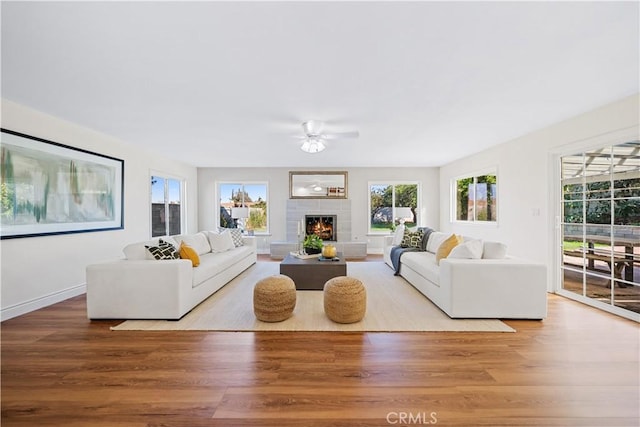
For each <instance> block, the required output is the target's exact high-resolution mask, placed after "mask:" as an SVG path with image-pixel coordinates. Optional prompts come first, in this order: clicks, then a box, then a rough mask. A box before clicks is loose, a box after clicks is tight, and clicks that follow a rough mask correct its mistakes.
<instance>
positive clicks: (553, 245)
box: [549, 126, 640, 322]
mask: <svg viewBox="0 0 640 427" xmlns="http://www.w3.org/2000/svg"><path fill="white" fill-rule="evenodd" d="M639 134H640V131H639V130H638V127H636V126H634V127H631V128H627V129H622V130H619V131H616V132H611V133H608V134H605V135H601V136H598V137H594V138H589V139H586V140H581V141H578V142H575V143H571V144H567V145H564V146H562V147H558V148H557V149H554V150H551V151H550V155H549V170H550V172H552V173H551V175H552V179H551V181H550V189H549V190H550V191H549V195H550V197H551V200H550V206H551V207H552V209H553V210H552V215H551V216H550V226H551V233H550V235H551V236H552V238H551V239H550V243H549V244H550V248H549V249H550V250H549V254H550V257H551V260H550V263H549V265H550V266H551V267H552V274H551V279H552V291H553V292H554V293H555V294H557V295H561V296H563V297H567V298H569V299H572V300H575V301H578V302H581V303H584V304H587V305H590V306H592V307H595V308H598V309H601V310H603V311H606V312H609V313H612V314H615V315H618V316H621V317H624V318H627V319H630V320H634V321H636V322H640V313H634V312H631V311H629V310H626V309H623V308H620V307H617V306H614V305H611V304H607V303H603V302H600V301H598V300H595V299H593V298H590V297H587V296H584V295H579V294H576V293H575V292H571V291H567V290H565V289H563V287H562V285H563V271H564V269H563V268H562V267H563V264H564V262H563V254H564V251H563V230H562V223H563V217H562V212H563V211H562V209H563V191H562V170H561V168H562V158H563V157H565V156H570V155H576V154H577V153H584V152H588V151H592V150H597V149H599V148H603V147H607V146H612V145H618V144H623V143H625V142H629V141H635V140H638V139H640V138H639ZM583 277H584V276H583ZM583 286H584V278H583Z"/></svg>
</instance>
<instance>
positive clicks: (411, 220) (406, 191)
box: [369, 183, 418, 233]
mask: <svg viewBox="0 0 640 427" xmlns="http://www.w3.org/2000/svg"><path fill="white" fill-rule="evenodd" d="M369 213H370V218H369V232H371V233H379V232H385V233H388V232H389V231H391V230H394V229H395V228H396V225H398V224H400V223H404V224H405V225H406V226H407V227H413V226H415V225H417V224H418V184H417V183H396V184H393V183H386V184H383V183H375V184H369Z"/></svg>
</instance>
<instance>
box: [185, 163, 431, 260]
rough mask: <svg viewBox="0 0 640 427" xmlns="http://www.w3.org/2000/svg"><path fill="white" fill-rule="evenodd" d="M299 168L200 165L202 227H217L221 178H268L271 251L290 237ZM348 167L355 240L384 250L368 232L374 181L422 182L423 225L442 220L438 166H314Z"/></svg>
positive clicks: (265, 246)
mask: <svg viewBox="0 0 640 427" xmlns="http://www.w3.org/2000/svg"><path fill="white" fill-rule="evenodd" d="M292 170H296V169H295V168H200V169H198V183H199V188H198V198H199V204H198V206H199V213H198V220H199V223H200V226H201V228H202V229H206V230H210V229H215V227H216V226H217V224H216V223H215V218H216V215H215V213H216V212H215V210H216V209H215V206H216V204H215V203H216V197H217V195H216V183H217V182H219V181H245V182H246V181H266V182H268V183H269V196H268V197H269V216H270V218H271V219H270V232H271V234H270V236H260V237H258V247H259V251H260V252H261V253H268V252H269V243H270V242H271V241H285V240H286V200H287V199H288V198H289V171H292ZM313 170H328V171H331V170H346V171H347V172H348V197H349V199H350V200H351V208H352V224H351V230H352V239H353V240H354V241H361V242H362V241H365V242H368V245H367V249H368V251H369V253H378V252H380V253H381V249H382V238H381V237H379V236H372V235H368V234H367V232H368V221H369V219H368V203H369V187H368V184H369V182H370V181H381V180H382V181H385V180H387V181H403V180H404V181H419V182H421V183H422V212H421V214H422V225H427V226H435V225H437V224H438V223H439V221H440V218H439V208H438V203H439V194H438V191H439V190H438V180H439V178H438V168H342V169H336V168H322V167H318V168H313Z"/></svg>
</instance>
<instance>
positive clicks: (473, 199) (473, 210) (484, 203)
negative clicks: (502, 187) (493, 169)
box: [454, 173, 498, 222]
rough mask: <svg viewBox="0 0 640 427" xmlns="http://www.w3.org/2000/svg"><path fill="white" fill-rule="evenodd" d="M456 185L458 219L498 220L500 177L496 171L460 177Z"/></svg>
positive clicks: (456, 213)
mask: <svg viewBox="0 0 640 427" xmlns="http://www.w3.org/2000/svg"><path fill="white" fill-rule="evenodd" d="M454 185H455V188H454V190H455V193H456V197H455V215H456V217H455V219H456V221H477V222H480V221H483V222H487V221H489V222H496V221H497V219H498V215H497V214H498V179H497V176H496V174H495V173H488V174H486V175H477V176H467V177H464V178H458V179H456V181H455V184H454Z"/></svg>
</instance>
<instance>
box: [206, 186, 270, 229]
mask: <svg viewBox="0 0 640 427" xmlns="http://www.w3.org/2000/svg"><path fill="white" fill-rule="evenodd" d="M218 194H219V195H220V199H219V210H218V211H219V213H220V214H219V216H220V220H219V222H218V223H219V224H220V227H226V228H241V229H243V230H246V231H247V232H249V233H250V234H253V233H258V234H266V233H268V232H269V220H268V219H269V209H268V206H269V205H268V201H267V198H268V185H267V184H266V183H243V182H224V183H220V184H219V186H218Z"/></svg>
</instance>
